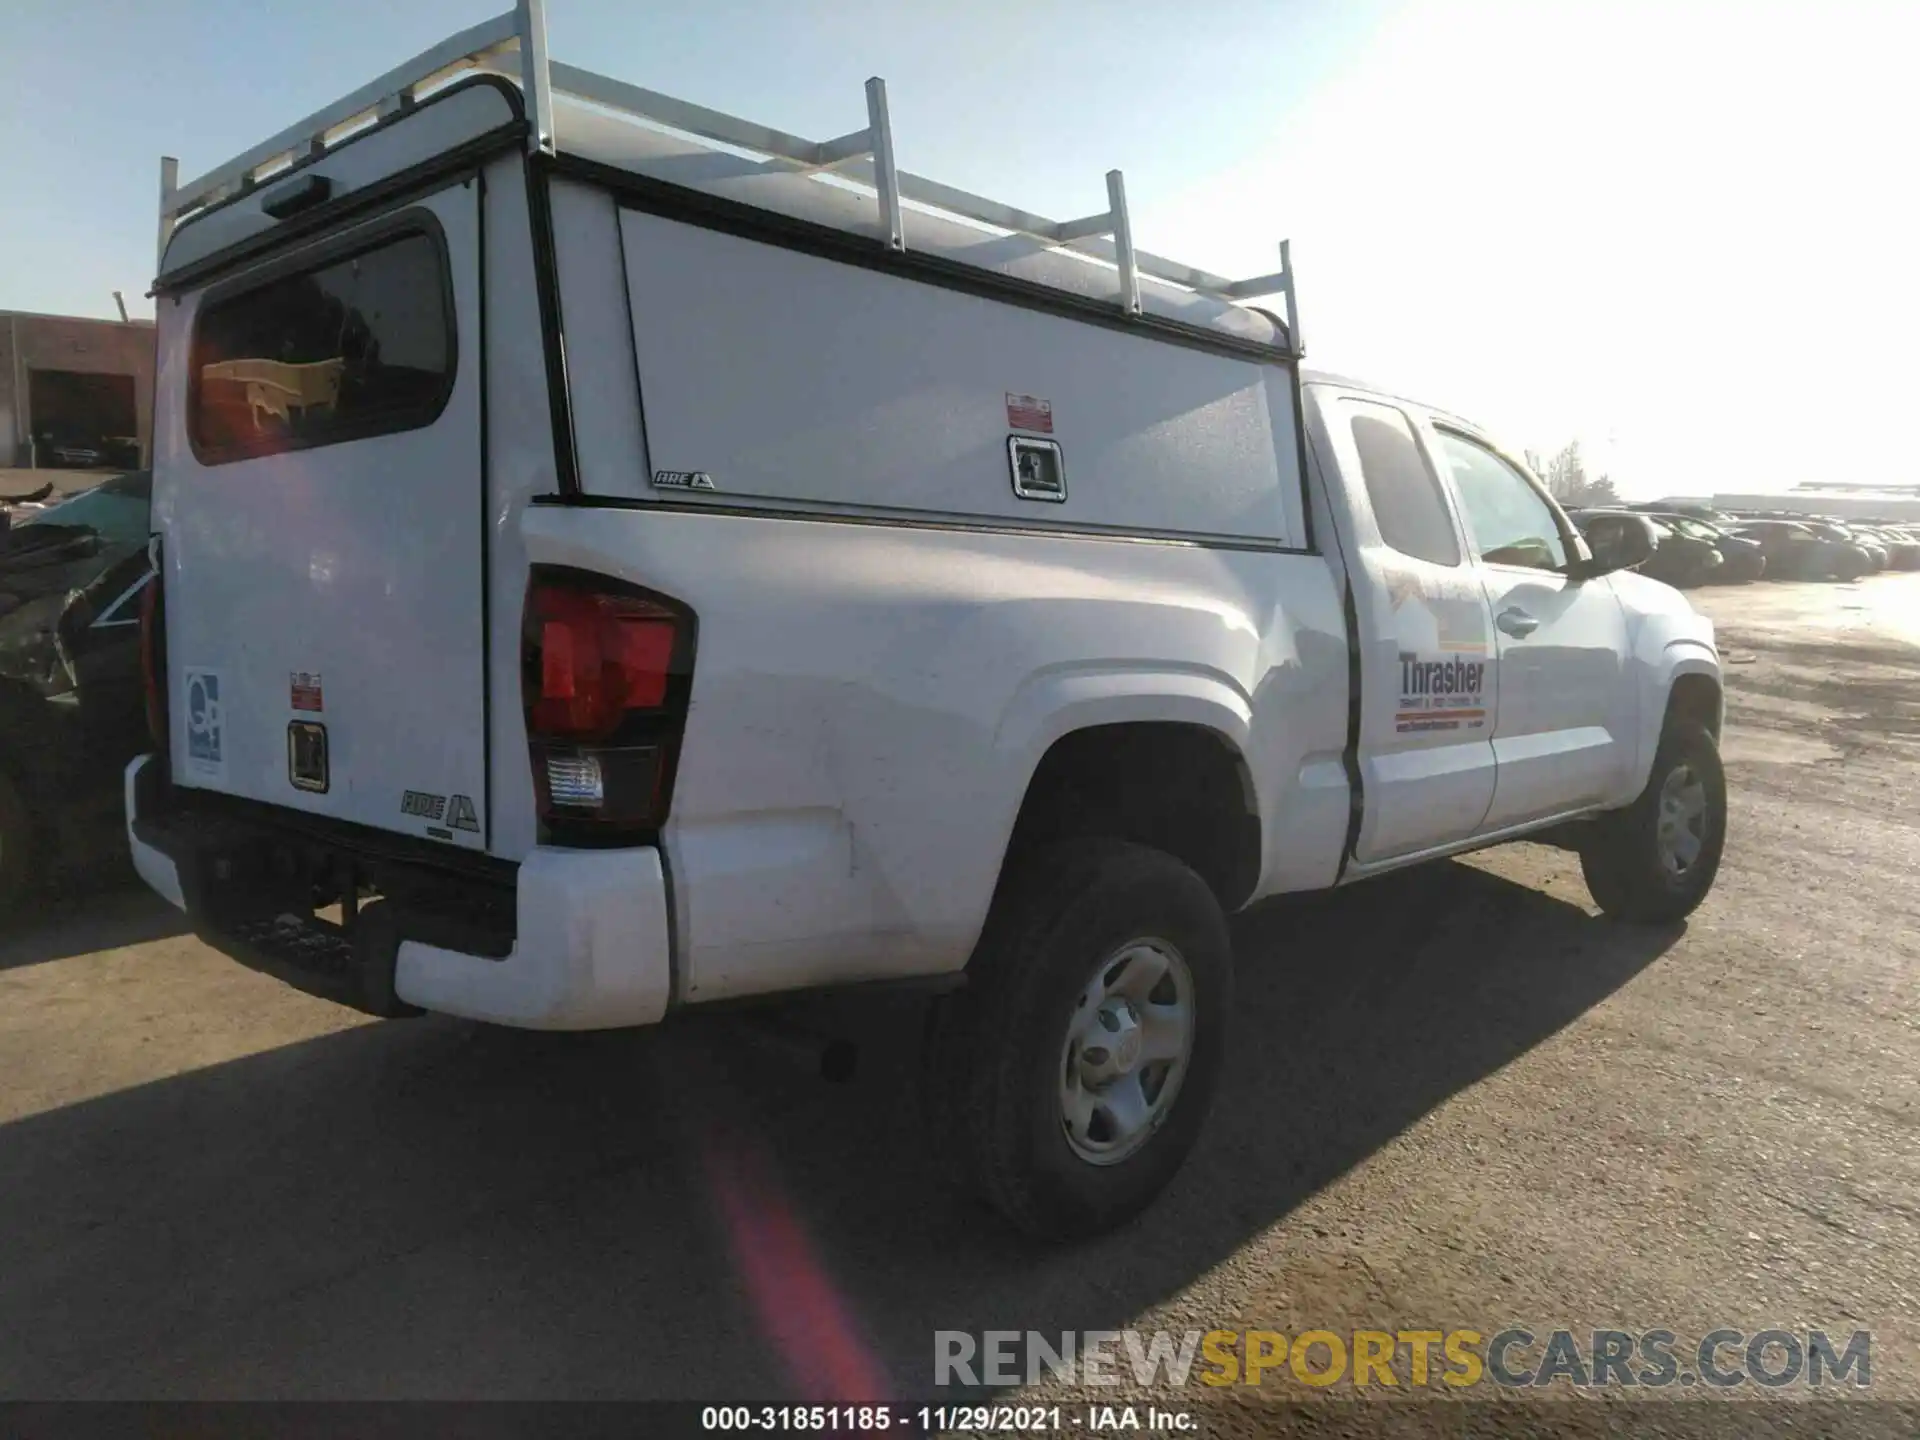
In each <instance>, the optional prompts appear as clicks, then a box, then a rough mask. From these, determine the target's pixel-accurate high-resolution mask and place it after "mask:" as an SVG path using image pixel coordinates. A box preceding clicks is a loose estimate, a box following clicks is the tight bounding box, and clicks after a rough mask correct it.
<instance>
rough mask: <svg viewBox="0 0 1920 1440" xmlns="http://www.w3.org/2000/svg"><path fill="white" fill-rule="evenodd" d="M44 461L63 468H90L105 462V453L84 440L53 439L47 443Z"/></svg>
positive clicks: (95, 445)
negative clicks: (50, 442)
mask: <svg viewBox="0 0 1920 1440" xmlns="http://www.w3.org/2000/svg"><path fill="white" fill-rule="evenodd" d="M44 459H45V463H46V464H48V465H49V466H55V467H58V468H60V469H63V470H91V469H93V468H94V467H95V466H98V465H104V464H106V463H107V453H106V451H104V450H103V449H101V448H100V446H98V445H97V444H94V443H92V442H91V441H85V440H55V441H54V442H53V443H52V444H50V445H48V446H47V448H46V451H45V455H44Z"/></svg>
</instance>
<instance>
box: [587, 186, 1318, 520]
mask: <svg viewBox="0 0 1920 1440" xmlns="http://www.w3.org/2000/svg"><path fill="white" fill-rule="evenodd" d="M620 224H621V232H622V236H623V238H624V241H625V247H626V281H627V293H628V295H629V296H630V297H631V302H632V306H633V325H634V336H635V342H636V344H637V347H638V351H639V357H640V393H641V395H642V397H643V400H644V403H645V409H646V438H647V447H648V450H649V453H650V464H651V466H652V468H653V469H654V470H655V471H660V470H668V471H698V472H702V473H704V474H707V475H709V476H711V477H712V480H713V483H714V486H715V487H716V488H715V491H714V492H712V495H713V498H715V499H717V500H723V501H727V502H731V503H762V504H765V503H772V504H784V505H791V504H813V505H824V506H830V507H832V508H834V509H836V510H838V509H848V510H857V511H863V512H871V513H887V514H894V515H905V514H909V513H911V514H917V515H925V516H956V515H958V516H966V517H972V518H992V519H997V520H1005V521H1011V522H1014V523H1018V524H1023V525H1024V524H1046V525H1056V524H1074V525H1089V526H1101V527H1109V528H1113V529H1122V530H1127V531H1132V532H1135V533H1142V534H1157V535H1183V536H1185V535H1198V536H1216V537H1225V538H1230V539H1235V540H1267V541H1271V542H1273V543H1274V544H1275V545H1279V546H1296V547H1297V546H1298V544H1299V537H1300V534H1301V524H1300V518H1299V517H1300V507H1301V497H1302V492H1301V488H1300V479H1299V460H1298V456H1299V443H1298V439H1297V437H1296V436H1295V434H1294V431H1293V400H1292V395H1291V385H1290V382H1289V380H1288V378H1287V372H1285V371H1284V370H1281V369H1280V368H1278V367H1276V366H1274V365H1272V364H1266V363H1262V362H1260V361H1258V360H1253V359H1240V358H1237V357H1234V356H1229V355H1219V354H1209V353H1207V352H1205V351H1202V350H1196V349H1186V348H1183V347H1181V346H1177V345H1170V344H1167V343H1166V342H1164V341H1161V340H1155V339H1150V338H1147V337H1145V336H1137V335H1129V334H1126V333H1125V332H1123V331H1118V330H1111V329H1106V328H1104V327H1100V326H1095V325H1083V324H1074V323H1071V322H1066V323H1063V322H1062V321H1061V319H1060V317H1058V316H1054V315H1047V314H1043V313H1040V312H1038V311H1035V310H1029V309H1025V308H1022V307H1020V306H1015V305H1008V304H1004V303H996V302H994V301H991V300H986V299H982V298H981V297H979V296H977V295H967V294H962V293H960V292H958V291H954V290H948V289H942V288H939V287H936V286H933V285H928V284H925V283H922V282H918V281H915V280H910V279H906V278H903V277H901V276H897V275H889V274H885V273H883V272H881V271H876V270H864V269H860V268H857V267H855V266H852V265H846V264H837V263H835V262H834V261H832V260H827V259H823V258H821V257H819V256H814V255H802V254H798V253H796V252H794V251H792V250H787V249H782V248H780V247H779V246H776V245H769V244H761V243H758V242H755V241H752V240H745V239H741V238H739V237H738V236H733V235H720V234H715V233H714V232H712V231H710V230H702V229H700V228H699V227H697V226H694V225H691V224H686V223H682V222H676V221H672V220H663V219H660V218H659V217H657V216H653V215H645V214H641V213H639V212H636V211H632V210H629V211H625V212H623V213H622V215H621V217H620ZM933 335H937V336H939V337H940V339H939V343H938V344H935V345H929V344H928V343H927V337H928V336H933ZM748 396H751V397H753V399H752V401H751V403H743V402H744V401H745V397H748ZM1009 396H1014V397H1021V396H1025V397H1033V398H1035V399H1038V400H1040V401H1041V402H1042V403H1044V404H1046V405H1047V406H1049V407H1050V410H1049V412H1048V413H1047V414H1046V415H1045V416H1044V417H1032V418H1044V419H1045V420H1046V421H1047V422H1048V424H1047V427H1046V428H1044V429H1039V428H1036V427H1034V426H1032V425H1018V426H1016V425H1014V424H1011V423H1010V421H1009V415H1008V411H1009V405H1010V404H1011V403H1013V402H1011V401H1010V400H1009V398H1008V397H1009ZM1016 429H1017V430H1020V431H1022V432H1023V433H1032V434H1036V435H1043V436H1046V437H1048V438H1050V439H1051V440H1052V441H1053V442H1054V443H1056V444H1057V445H1058V446H1059V447H1060V453H1061V456H1062V458H1063V460H1064V464H1065V471H1066V494H1065V495H1064V497H1062V499H1061V500H1060V501H1059V502H1058V503H1056V502H1053V501H1036V500H1032V499H1023V498H1021V497H1020V496H1018V495H1016V494H1015V493H1014V490H1013V486H1012V483H1011V476H1010V474H1009V466H1008V458H1007V442H1008V438H1009V435H1010V434H1012V433H1013V432H1014V431H1015V430H1016ZM635 478H636V479H639V478H641V477H635ZM626 493H633V491H631V490H629V491H627V492H626ZM641 493H645V491H644V490H642V491H641ZM654 493H658V492H654ZM707 493H708V492H695V494H694V498H695V499H696V500H698V499H699V498H701V496H703V495H705V494H707Z"/></svg>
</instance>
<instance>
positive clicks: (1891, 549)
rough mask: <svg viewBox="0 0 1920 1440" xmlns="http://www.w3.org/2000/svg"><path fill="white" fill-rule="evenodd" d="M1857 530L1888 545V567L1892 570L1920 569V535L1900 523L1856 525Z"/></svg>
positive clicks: (1879, 542)
mask: <svg viewBox="0 0 1920 1440" xmlns="http://www.w3.org/2000/svg"><path fill="white" fill-rule="evenodd" d="M1853 528H1854V529H1855V530H1856V531H1860V532H1863V533H1865V534H1867V535H1870V536H1872V537H1873V539H1874V540H1875V542H1876V543H1878V544H1880V545H1883V546H1885V547H1886V551H1887V567H1888V568H1889V569H1891V570H1920V536H1916V535H1915V534H1914V533H1913V532H1912V531H1911V530H1907V529H1905V528H1903V527H1901V526H1898V525H1856V526H1854V527H1853Z"/></svg>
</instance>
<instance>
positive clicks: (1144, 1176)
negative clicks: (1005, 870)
mask: <svg viewBox="0 0 1920 1440" xmlns="http://www.w3.org/2000/svg"><path fill="white" fill-rule="evenodd" d="M1016 863H1019V866H1020V873H1019V875H1018V876H1017V878H1016V879H1014V880H1013V881H1011V882H1009V883H1008V884H1007V886H1006V887H1005V889H1004V892H1003V893H1002V894H1001V895H1000V896H999V897H998V898H997V899H996V901H995V905H994V913H993V914H992V916H990V917H989V919H988V922H987V929H986V933H985V934H984V935H983V936H982V939H981V945H980V948H979V950H978V951H977V952H976V954H975V957H974V960H973V963H972V965H971V966H970V968H969V970H968V975H967V985H966V988H965V989H963V990H961V991H958V992H956V993H955V994H953V995H950V996H946V997H943V998H942V999H941V1000H940V1001H939V1002H937V1004H938V1007H939V1008H938V1009H937V1010H936V1011H935V1013H934V1016H933V1018H932V1032H931V1035H930V1043H929V1045H928V1047H927V1053H926V1056H925V1061H924V1074H923V1094H924V1096H925V1100H926V1108H927V1110H928V1112H929V1118H930V1119H931V1121H932V1122H933V1132H934V1140H935V1143H936V1144H937V1145H939V1146H941V1147H942V1148H943V1150H944V1151H946V1152H947V1154H948V1155H949V1157H950V1158H951V1160H953V1161H954V1162H956V1168H957V1169H958V1171H959V1172H960V1174H961V1175H962V1177H963V1178H964V1179H965V1180H966V1181H967V1182H968V1183H969V1184H970V1185H971V1187H972V1188H973V1189H974V1190H976V1191H977V1192H978V1193H979V1194H980V1195H981V1196H982V1198H984V1199H985V1200H987V1201H988V1202H989V1203H990V1204H992V1205H993V1206H994V1207H995V1208H996V1209H998V1210H999V1211H1000V1212H1001V1214H1003V1215H1004V1216H1006V1217H1007V1219H1008V1220H1010V1221H1011V1222H1012V1223H1013V1224H1014V1225H1015V1226H1017V1227H1018V1228H1019V1229H1021V1230H1023V1231H1025V1232H1026V1233H1027V1234H1029V1235H1032V1236H1034V1237H1036V1238H1041V1239H1047V1240H1068V1239H1074V1238H1086V1237H1091V1236H1093V1235H1096V1234H1099V1233H1100V1232H1102V1231H1104V1230H1108V1229H1111V1228H1112V1227H1114V1226H1116V1225H1118V1224H1120V1223H1121V1222H1123V1221H1125V1220H1126V1219H1128V1218H1129V1217H1131V1216H1133V1215H1134V1214H1136V1213H1138V1212H1139V1211H1140V1210H1141V1209H1143V1208H1145V1206H1146V1205H1147V1204H1148V1203H1149V1202H1151V1201H1152V1200H1153V1198H1154V1197H1155V1196H1156V1195H1157V1194H1159V1192H1160V1191H1161V1189H1163V1188H1164V1187H1165V1186H1166V1184H1167V1182H1168V1181H1169V1180H1171V1179H1172V1178H1173V1175H1174V1173H1175V1172H1176V1171H1177V1170H1178V1169H1179V1168H1180V1165H1181V1163H1182V1162H1183V1161H1184V1160H1185V1159H1186V1156H1187V1152H1188V1151H1189V1150H1190V1149H1191V1148H1192V1147H1193V1143H1194V1141H1195V1139H1196V1138H1197V1137H1198V1136H1199V1133H1200V1128H1201V1125H1202V1123H1203V1122H1204V1120H1205V1118H1206V1114H1207V1110H1208V1108H1209V1106H1210V1104H1211V1102H1212V1098H1213V1092H1214V1089H1215V1086H1216V1084H1217V1082H1218V1079H1219V1073H1220V1065H1221V1062H1222V1060H1223V1059H1224V1057H1225V1054H1226V1033H1225V1032H1226V1026H1227V1017H1228V1016H1229V1015H1230V1014H1231V1011H1232V996H1233V964H1232V954H1231V948H1230V946H1229V943H1228V939H1227V927H1226V918H1225V916H1224V915H1223V914H1222V913H1221V910H1220V906H1219V903H1218V901H1216V900H1215V898H1214V895H1213V892H1212V891H1211V890H1210V889H1208V887H1207V885H1206V882H1205V881H1203V880H1202V879H1201V878H1200V877H1199V876H1198V875H1196V874H1195V873H1194V872H1193V871H1192V870H1190V869H1189V868H1187V867H1186V866H1185V865H1183V864H1181V863H1180V862H1179V861H1178V860H1176V859H1174V858H1173V857H1172V856H1170V855H1166V854H1163V853H1161V852H1160V851H1157V850H1150V849H1147V848H1145V847H1143V846H1139V845H1130V844H1123V843H1120V842H1117V841H1081V842H1075V843H1071V844H1067V845H1062V846H1056V847H1051V848H1049V849H1047V850H1044V851H1041V852H1038V853H1037V854H1035V855H1033V856H1031V857H1030V858H1028V859H1026V860H1025V861H1022V862H1016Z"/></svg>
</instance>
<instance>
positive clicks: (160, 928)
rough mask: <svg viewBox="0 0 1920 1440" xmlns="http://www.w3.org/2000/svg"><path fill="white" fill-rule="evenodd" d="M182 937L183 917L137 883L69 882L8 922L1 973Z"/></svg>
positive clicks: (0, 947) (1, 942)
mask: <svg viewBox="0 0 1920 1440" xmlns="http://www.w3.org/2000/svg"><path fill="white" fill-rule="evenodd" d="M186 933H187V922H186V917H185V916H183V915H182V914H181V913H180V912H179V911H178V910H175V909H174V908H173V907H172V906H171V905H169V904H167V902H166V901H164V900H162V899H161V898H160V897H159V896H157V895H155V894H154V893H153V892H152V891H151V890H149V889H147V888H146V886H144V885H141V884H140V883H139V882H138V881H137V880H132V879H119V878H116V879H115V881H114V882H113V883H111V884H105V885H91V886H86V887H80V886H76V885H72V884H70V883H69V884H68V885H66V886H64V887H63V888H61V889H59V890H57V891H49V892H48V893H47V894H46V895H45V896H44V897H42V898H39V899H37V900H36V901H35V902H34V903H33V904H32V905H30V906H28V907H26V908H25V909H24V910H23V912H22V913H20V914H17V915H15V916H13V917H12V918H11V919H10V920H9V921H8V922H7V930H6V933H5V934H0V970H16V969H20V968H22V967H25V966H28V965H44V964H46V963H48V962H49V961H53V960H65V959H68V958H69V957H71V956H74V955H91V954H92V953H93V952H94V951H96V950H113V949H118V948H119V947H120V946H122V945H144V944H146V943H147V942H148V941H150V940H166V939H170V938H171V937H173V936H175V935H184V934H186Z"/></svg>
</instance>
